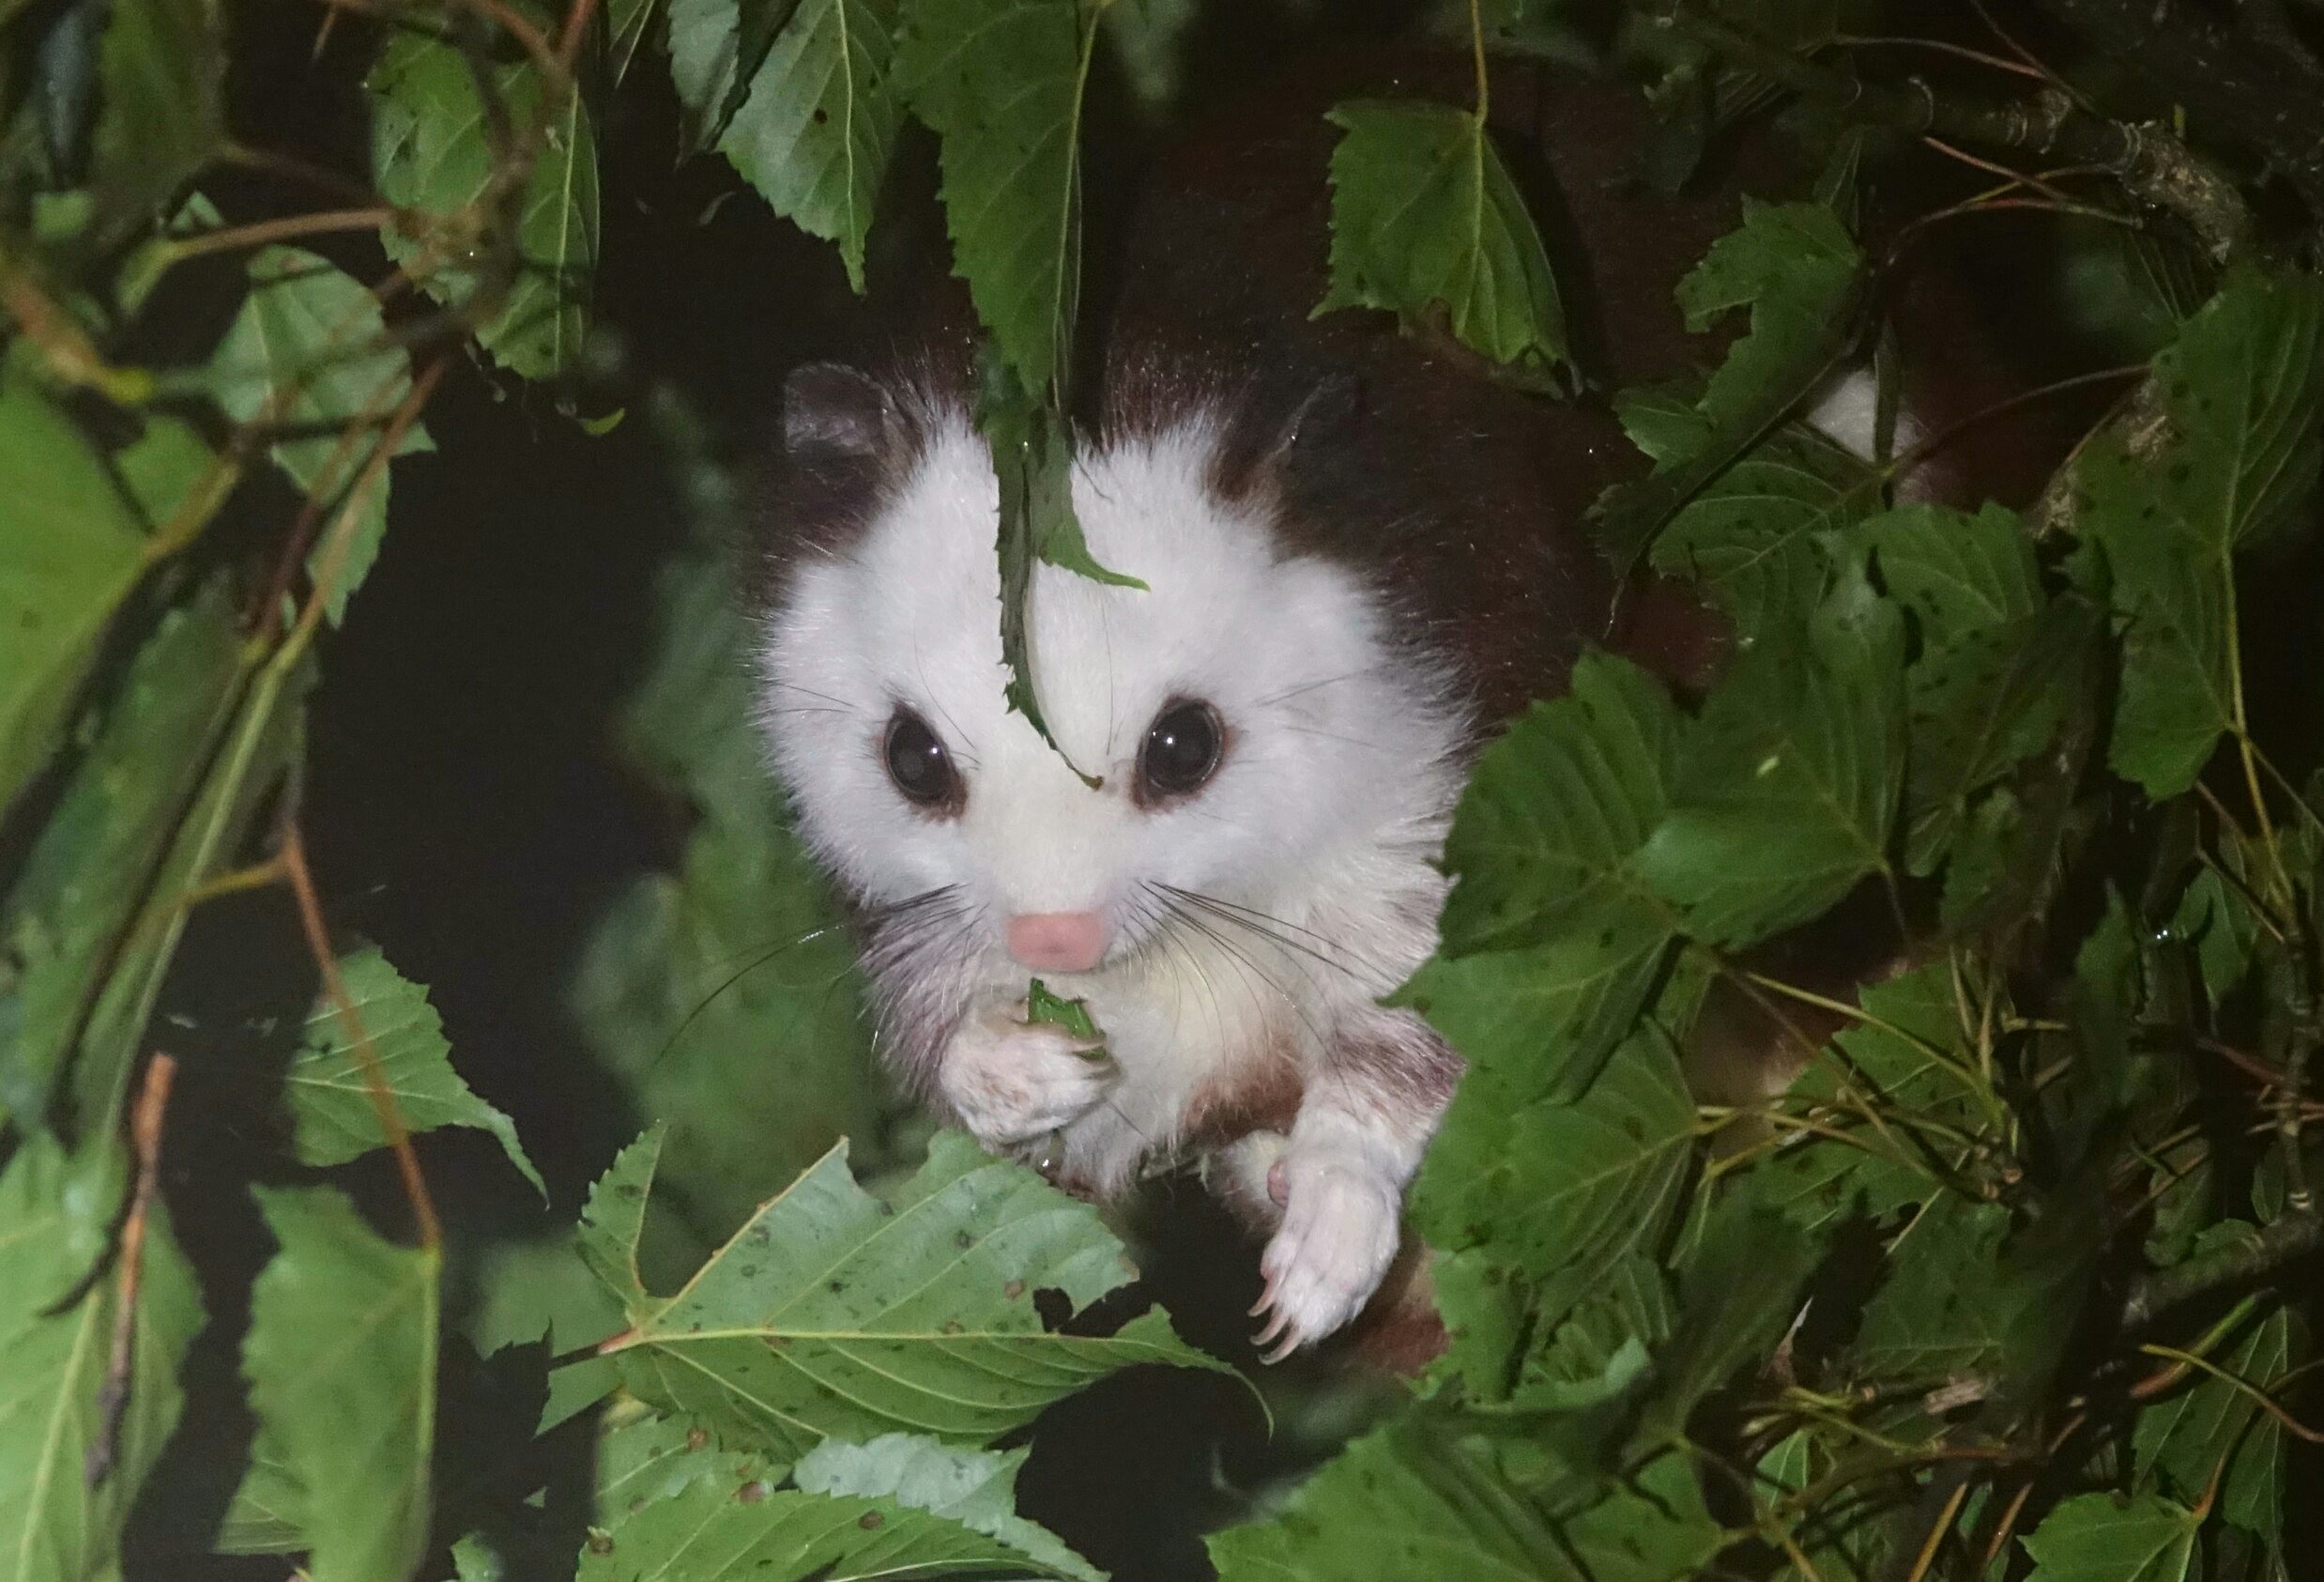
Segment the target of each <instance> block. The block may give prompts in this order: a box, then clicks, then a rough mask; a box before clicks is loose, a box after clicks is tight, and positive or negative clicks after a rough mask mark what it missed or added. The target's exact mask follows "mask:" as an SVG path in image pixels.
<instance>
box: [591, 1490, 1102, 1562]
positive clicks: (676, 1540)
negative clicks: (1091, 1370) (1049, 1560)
mask: <svg viewBox="0 0 2324 1582" xmlns="http://www.w3.org/2000/svg"><path fill="white" fill-rule="evenodd" d="M1077 1563H1078V1562H1077ZM1087 1574H1089V1573H1088V1572H1087V1571H1086V1570H1073V1571H1061V1570H1058V1569H1055V1568H1053V1567H1051V1566H1048V1565H1046V1564H1043V1563H1041V1562H1039V1561H1037V1560H1034V1559H1031V1558H1030V1557H1028V1556H1026V1555H1024V1554H1021V1553H1020V1552H1018V1551H1017V1550H1016V1549H1014V1548H1012V1547H1011V1546H1010V1545H1009V1544H1004V1543H1001V1542H1000V1541H999V1540H997V1539H993V1538H989V1537H986V1535H985V1534H983V1533H981V1532H978V1531H976V1530H974V1529H973V1528H969V1527H965V1526H963V1525H961V1524H960V1523H958V1522H954V1521H947V1520H945V1519H944V1518H943V1517H941V1516H937V1515H931V1514H930V1513H927V1512H925V1511H918V1510H914V1509H913V1508H912V1507H910V1505H907V1504H904V1503H901V1502H900V1501H897V1500H894V1499H856V1498H838V1497H835V1496H832V1495H821V1494H808V1493H805V1492H803V1491H800V1490H796V1489H783V1490H774V1489H772V1488H771V1487H770V1486H769V1484H768V1483H767V1482H765V1481H764V1480H755V1481H753V1482H746V1483H744V1484H742V1486H741V1487H740V1488H736V1487H734V1486H733V1485H731V1484H729V1483H726V1482H710V1481H707V1480H705V1481H697V1482H689V1483H687V1484H686V1485H685V1486H683V1487H681V1488H680V1489H679V1490H678V1491H677V1492H676V1493H675V1494H672V1495H669V1496H667V1497H666V1498H662V1499H659V1500H656V1501H654V1502H653V1503H651V1504H649V1505H647V1506H646V1507H644V1508H643V1509H642V1510H639V1511H637V1512H636V1513H634V1514H632V1515H629V1516H628V1517H626V1518H624V1519H623V1520H622V1521H621V1522H620V1523H619V1525H618V1526H616V1527H615V1528H614V1529H613V1530H612V1532H610V1533H608V1534H605V1535H604V1536H603V1537H592V1539H591V1541H590V1542H589V1544H586V1545H584V1547H583V1549H582V1552H581V1562H580V1574H579V1582H649V1579H656V1578H667V1577H673V1576H682V1577H684V1578H685V1582H872V1579H874V1578H884V1577H896V1576H915V1577H917V1576H930V1577H934V1576H979V1577H984V1576H1011V1577H1016V1576H1042V1577H1049V1576H1057V1577H1079V1576H1086V1575H1087Z"/></svg>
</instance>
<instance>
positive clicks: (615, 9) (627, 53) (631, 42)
mask: <svg viewBox="0 0 2324 1582" xmlns="http://www.w3.org/2000/svg"><path fill="white" fill-rule="evenodd" d="M661 5H662V0H605V78H606V82H607V84H608V85H610V86H612V87H615V88H619V87H620V85H621V80H622V79H623V78H624V77H627V76H628V75H629V74H630V67H631V65H632V63H634V62H635V60H636V59H637V50H638V46H639V45H641V44H643V43H644V42H645V41H646V36H647V35H648V34H649V33H650V32H651V31H652V30H653V17H654V12H655V11H657V10H659V9H660V8H661Z"/></svg>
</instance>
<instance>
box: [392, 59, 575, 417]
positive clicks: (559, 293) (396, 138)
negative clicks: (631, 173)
mask: <svg viewBox="0 0 2324 1582" xmlns="http://www.w3.org/2000/svg"><path fill="white" fill-rule="evenodd" d="M492 72H493V78H494V84H495V86H496V88H497V92H498V95H499V99H500V102H501V104H502V105H503V106H504V107H505V110H506V113H507V117H508V121H509V124H510V126H511V127H512V129H517V130H518V131H520V132H521V131H523V130H524V129H529V128H532V127H535V126H538V127H539V129H540V143H539V148H538V152H537V154H536V157H535V159H534V161H533V164H532V168H531V170H530V172H529V173H528V175H527V178H526V182H525V185H524V188H523V190H522V191H521V192H517V193H514V194H512V196H511V197H510V198H509V200H508V202H509V206H510V207H509V210H508V215H507V218H508V219H509V221H510V223H511V224H512V226H513V231H512V234H510V235H506V236H502V235H500V234H499V233H500V232H501V230H502V227H501V226H500V225H499V223H498V222H499V220H500V218H501V216H499V215H497V214H491V213H486V212H484V210H485V209H487V208H489V207H491V206H492V200H493V199H494V198H495V197H496V196H497V194H498V192H499V189H498V180H499V175H498V173H499V171H500V170H501V168H502V165H501V150H499V149H497V148H496V147H495V146H494V136H493V132H492V126H493V121H494V118H493V117H492V116H490V115H487V114H486V113H485V110H484V106H483V104H482V101H481V100H480V98H479V95H478V89H477V84H476V81H475V79H474V77H473V76H472V75H471V74H470V71H469V63H468V60H467V57H466V55H465V54H462V52H461V51H460V50H458V49H457V48H455V47H453V46H452V45H451V44H449V43H447V42H444V41H443V40H441V39H438V38H433V37H430V36H428V35H425V34H420V33H416V32H405V33H400V34H398V35H397V36H396V37H395V38H392V39H391V40H390V42H389V44H388V47H387V48H386V50H384V51H383V52H382V53H381V54H380V57H379V60H378V63H377V64H376V65H375V66H374V67H373V68H372V70H371V74H370V76H369V77H367V78H366V79H365V85H366V86H367V87H368V88H369V89H370V90H371V93H372V96H373V116H372V172H373V178H374V179H375V181H376V182H377V183H378V187H379V194H380V196H381V197H383V198H385V199H386V200H387V201H388V202H390V203H391V204H394V205H395V206H396V207H399V208H402V209H406V210H409V211H411V212H413V213H415V214H418V215H420V216H422V217H424V219H425V221H426V223H427V226H426V228H425V229H424V230H423V231H421V233H420V234H417V235H415V234H414V232H413V230H412V229H409V228H407V227H406V225H405V223H392V224H390V225H389V226H388V227H386V229H384V230H383V231H382V232H381V235H380V239H381V240H382V242H384V243H385V244H386V247H387V250H388V256H389V257H390V258H392V259H394V260H395V262H396V263H398V264H401V265H405V266H406V267H409V268H412V269H416V270H418V272H419V278H420V286H421V288H422V289H423V290H425V291H426V292H427V293H428V294H429V295H430V296H432V297H434V298H436V300H438V301H442V302H448V303H453V304H459V305H463V306H466V307H469V308H472V309H474V310H477V311H480V312H482V311H483V310H487V309H489V310H490V312H489V313H488V314H487V315H486V316H484V317H483V318H482V322H479V323H476V324H474V325H473V329H474V331H475V334H476V338H477V341H478V342H479V343H480V344H481V345H482V346H483V348H484V349H485V350H486V351H487V352H489V353H490V354H491V355H492V357H493V358H494V360H495V361H497V362H499V363H500V364H501V365H502V366H503V367H505V368H507V369H508V370H509V371H510V372H511V373H513V374H516V375H519V376H523V377H525V378H527V379H543V378H554V377H557V376H559V375H562V374H565V373H568V372H570V371H571V370H572V369H573V365H574V362H575V360H576V359H577V358H578V357H579V356H580V353H581V344H582V339H583V337H584V335H585V333H586V331H587V330H588V327H589V323H588V315H589V287H590V282H591V277H592V276H593V275H594V273H595V270H596V268H597V245H598V180H597V139H596V132H595V130H594V127H593V124H592V122H591V120H590V116H589V106H588V104H587V102H586V101H585V100H584V99H583V97H582V96H581V94H580V93H579V92H578V91H577V90H575V91H573V92H570V93H569V94H568V95H567V96H566V97H565V98H563V99H562V100H557V101H554V102H552V101H550V100H548V98H547V89H546V87H545V85H544V84H543V82H542V78H541V73H540V69H539V68H538V67H536V66H534V65H533V64H532V63H531V62H530V61H528V60H519V61H514V62H511V63H509V64H506V65H499V66H495V67H493V68H492ZM480 226H481V227H482V233H483V235H484V236H485V237H486V238H490V239H489V241H488V243H487V244H485V245H484V246H483V247H482V248H481V249H480V247H479V244H478V243H477V242H476V241H475V240H474V239H473V238H474V235H475V233H476V231H477V229H478V227H480ZM444 238H451V239H450V240H447V239H444ZM503 247H506V248H509V249H512V256H511V257H509V259H508V260H507V263H508V266H509V272H508V273H507V274H506V278H505V280H502V279H499V278H496V276H495V273H494V270H493V269H485V268H482V267H480V266H479V265H478V264H476V263H474V262H472V261H471V259H472V258H473V256H474V254H475V253H478V252H479V251H482V252H484V253H488V254H489V253H494V252H496V251H497V250H499V249H501V248H503ZM497 267H498V263H497V260H495V261H494V268H495V269H497ZM501 285H505V291H504V293H503V294H502V295H501V296H500V297H499V299H498V300H497V301H482V300H478V299H479V295H480V293H482V292H483V291H484V290H485V288H486V287H487V286H501Z"/></svg>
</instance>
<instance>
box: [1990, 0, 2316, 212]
mask: <svg viewBox="0 0 2324 1582" xmlns="http://www.w3.org/2000/svg"><path fill="white" fill-rule="evenodd" d="M2035 4H2036V6H2037V7H2038V8H2040V9H2041V10H2042V11H2045V12H2047V13H2048V14H2049V15H2050V16H2051V17H2053V18H2054V19H2056V21H2057V22H2058V23H2062V24H2063V25H2064V26H2066V27H2067V28H2069V29H2071V30H2072V32H2074V33H2075V34H2077V35H2079V36H2080V37H2081V38H2085V39H2087V41H2088V42H2089V43H2090V44H2092V45H2093V46H2095V47H2096V48H2098V49H2100V50H2102V51H2103V52H2104V53H2106V54H2111V55H2115V56H2118V57H2119V58H2121V59H2123V60H2126V61H2128V62H2129V63H2130V64H2131V65H2133V67H2135V68H2137V69H2138V70H2140V71H2141V72H2143V73H2145V74H2146V75H2147V76H2148V78H2149V79H2151V80H2152V81H2153V82H2154V83H2155V84H2156V85H2157V86H2159V87H2161V88H2162V89H2163V91H2164V92H2166V93H2168V94H2169V95H2170V96H2171V97H2172V98H2173V99H2174V100H2178V101H2179V103H2181V104H2183V105H2184V106H2186V108H2187V109H2188V111H2189V112H2191V113H2192V114H2193V115H2194V116H2195V117H2196V118H2197V119H2199V120H2202V121H2205V122H2208V123H2209V124H2211V125H2213V126H2216V127H2218V128H2219V129H2220V130H2221V131H2225V132H2226V133H2228V134H2229V135H2230V136H2232V137H2234V138H2235V139H2236V140H2237V141H2238V142H2240V143H2243V144H2245V145H2247V146H2250V147H2251V148H2253V149H2254V150H2255V151H2256V152H2257V153H2259V154H2260V155H2261V156H2262V157H2264V158H2265V159H2266V160H2267V161H2268V163H2269V164H2270V166H2271V167H2272V168H2273V169H2274V170H2275V171H2276V173H2277V174H2279V175H2281V176H2282V177H2284V179H2285V180H2286V182H2288V183H2289V184H2290V185H2291V187H2292V188H2293V190H2294V191H2296V192H2299V194H2300V196H2301V201H2302V202H2303V203H2305V204H2306V205H2307V207H2308V212H2309V215H2310V217H2311V219H2312V220H2313V221H2314V223H2316V224H2317V225H2319V226H2324V70H2318V69H2316V66H2315V64H2314V63H2313V62H2312V61H2310V60H2307V59H2304V58H2302V57H2303V56H2304V55H2305V54H2306V52H2305V51H2301V52H2298V53H2295V52H2292V51H2287V50H2284V49H2281V48H2278V47H2274V46H2272V45H2270V44H2268V43H2267V42H2266V41H2265V40H2262V39H2257V38H2249V37H2246V36H2242V35H2239V34H2237V33H2234V32H2231V31H2229V30H2228V29H2226V28H2225V27H2222V26H2220V25H2219V24H2218V23H2214V22H2212V21H2211V20H2210V19H2209V17H2207V16H2204V15H2203V14H2202V13H2201V12H2199V11H2197V10H2196V9H2195V8H2193V7H2189V6H2162V5H2155V4H2153V3H2152V0H2035Z"/></svg>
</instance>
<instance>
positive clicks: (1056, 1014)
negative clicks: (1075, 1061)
mask: <svg viewBox="0 0 2324 1582" xmlns="http://www.w3.org/2000/svg"><path fill="white" fill-rule="evenodd" d="M1025 1020H1026V1021H1041V1022H1047V1023H1048V1024H1049V1025H1050V1026H1052V1027H1063V1029H1064V1030H1065V1031H1066V1032H1068V1033H1071V1034H1072V1035H1073V1036H1074V1037H1077V1038H1079V1039H1081V1040H1083V1041H1084V1042H1088V1041H1091V1040H1093V1039H1096V1038H1098V1037H1102V1035H1101V1034H1099V1032H1098V1031H1097V1023H1096V1022H1095V1021H1093V1020H1092V1019H1091V1016H1090V1006H1089V1002H1088V1001H1086V1000H1067V999H1063V998H1062V997H1060V996H1059V995H1056V994H1052V993H1051V992H1049V986H1048V985H1047V984H1046V983H1043V982H1042V981H1041V980H1040V979H1039V978H1034V979H1033V980H1032V984H1031V985H1030V986H1029V987H1028V988H1027V989H1026V991H1025ZM1102 1055H1103V1052H1101V1051H1092V1052H1091V1057H1092V1058H1093V1059H1096V1058H1102Z"/></svg>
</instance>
